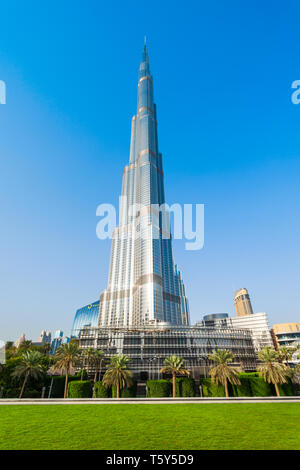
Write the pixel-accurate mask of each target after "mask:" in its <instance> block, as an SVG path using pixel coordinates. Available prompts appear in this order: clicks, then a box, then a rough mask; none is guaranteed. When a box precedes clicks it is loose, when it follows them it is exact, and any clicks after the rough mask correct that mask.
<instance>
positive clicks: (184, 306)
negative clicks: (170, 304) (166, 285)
mask: <svg viewBox="0 0 300 470" xmlns="http://www.w3.org/2000/svg"><path fill="white" fill-rule="evenodd" d="M175 280H176V282H177V286H178V293H179V297H180V302H181V318H182V323H183V325H189V324H190V312H189V301H188V299H187V297H186V294H185V287H184V283H183V280H182V276H181V272H180V271H179V269H178V266H177V264H175Z"/></svg>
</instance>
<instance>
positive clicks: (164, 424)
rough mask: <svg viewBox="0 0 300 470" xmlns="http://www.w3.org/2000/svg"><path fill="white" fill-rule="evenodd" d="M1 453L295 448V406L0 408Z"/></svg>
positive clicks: (299, 418)
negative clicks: (13, 451) (16, 451)
mask: <svg viewBox="0 0 300 470" xmlns="http://www.w3.org/2000/svg"><path fill="white" fill-rule="evenodd" d="M0 449H45V450H46V449H87V450H89V449H105V450H125V449H128V450H144V449H145V450H190V449H192V450H196V449H249V450H252V449H300V404H297V403H262V404H260V403H259V404H252V403H251V404H245V403H241V404H216V405H215V404H207V405H205V404H202V405H201V404H199V405H198V404H189V405H185V404H176V405H173V404H168V405H152V404H151V405H40V406H38V405H33V406H31V405H24V406H18V405H2V406H0Z"/></svg>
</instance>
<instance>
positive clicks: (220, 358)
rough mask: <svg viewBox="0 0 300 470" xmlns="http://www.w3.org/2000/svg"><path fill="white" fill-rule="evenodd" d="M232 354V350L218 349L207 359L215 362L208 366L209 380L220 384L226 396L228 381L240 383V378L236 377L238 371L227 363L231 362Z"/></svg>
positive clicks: (227, 394)
mask: <svg viewBox="0 0 300 470" xmlns="http://www.w3.org/2000/svg"><path fill="white" fill-rule="evenodd" d="M233 359H234V356H233V354H232V352H230V351H228V350H227V349H219V350H218V351H215V352H214V353H213V354H210V355H209V360H210V361H213V362H214V363H215V365H214V366H211V367H210V371H209V375H210V376H211V380H212V381H213V382H214V383H216V384H219V383H220V384H222V385H223V386H224V388H225V395H226V397H227V398H228V397H229V393H228V382H229V383H231V384H233V385H240V383H241V382H240V380H239V378H238V373H239V371H238V370H237V369H235V368H234V367H232V366H230V365H229V363H230V362H232V361H233Z"/></svg>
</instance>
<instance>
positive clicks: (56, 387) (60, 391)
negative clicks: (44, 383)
mask: <svg viewBox="0 0 300 470" xmlns="http://www.w3.org/2000/svg"><path fill="white" fill-rule="evenodd" d="M51 379H52V378H51ZM65 379H66V378H65V376H64V375H54V376H53V384H52V390H51V398H62V397H63V396H64V389H65Z"/></svg>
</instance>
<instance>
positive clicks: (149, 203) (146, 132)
mask: <svg viewBox="0 0 300 470" xmlns="http://www.w3.org/2000/svg"><path fill="white" fill-rule="evenodd" d="M163 178H164V174H163V166H162V155H161V153H160V152H159V150H158V139H157V117H156V105H155V104H154V101H153V78H152V76H151V74H150V67H149V57H148V52H147V47H146V44H145V46H144V51H143V56H142V62H141V64H140V68H139V75H138V102H137V114H136V115H135V116H134V117H133V118H132V126H131V145H130V160H129V164H128V165H127V166H125V169H124V172H123V182H122V200H121V205H120V218H119V226H118V227H117V228H116V229H115V230H114V233H113V240H112V249H111V260H110V270H109V279H108V287H107V290H105V291H104V292H103V293H102V294H101V298H100V315H99V326H123V327H130V326H132V325H147V324H151V323H157V322H167V323H168V324H170V325H188V324H189V312H188V302H187V299H186V297H185V291H184V285H183V282H182V279H181V274H180V273H179V272H178V271H177V269H175V266H174V260H173V253H172V243H171V235H170V229H169V223H168V213H167V212H164V210H161V208H162V205H163V204H164V203H165V195H164V180H163Z"/></svg>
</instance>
